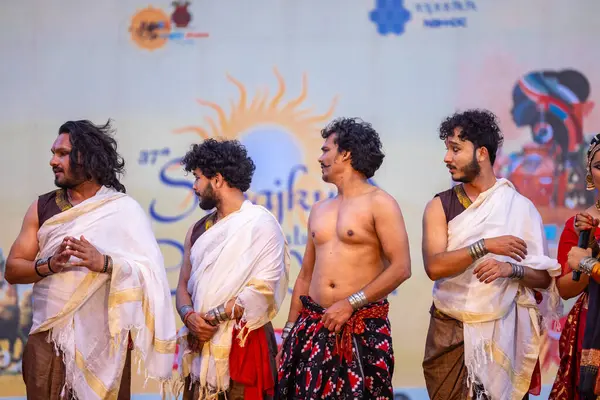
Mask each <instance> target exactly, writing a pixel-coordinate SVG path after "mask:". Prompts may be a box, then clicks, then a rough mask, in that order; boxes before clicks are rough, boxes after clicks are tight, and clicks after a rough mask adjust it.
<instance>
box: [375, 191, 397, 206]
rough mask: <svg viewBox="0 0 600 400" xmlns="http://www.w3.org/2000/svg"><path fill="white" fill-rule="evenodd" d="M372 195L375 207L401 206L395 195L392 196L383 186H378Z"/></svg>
mask: <svg viewBox="0 0 600 400" xmlns="http://www.w3.org/2000/svg"><path fill="white" fill-rule="evenodd" d="M370 197H371V202H372V203H373V206H374V207H375V208H380V207H384V208H390V207H392V208H400V205H399V204H398V202H397V201H396V199H395V198H394V196H392V195H391V194H389V193H388V192H386V191H385V190H383V189H381V188H377V189H375V190H374V191H373V192H371V193H370Z"/></svg>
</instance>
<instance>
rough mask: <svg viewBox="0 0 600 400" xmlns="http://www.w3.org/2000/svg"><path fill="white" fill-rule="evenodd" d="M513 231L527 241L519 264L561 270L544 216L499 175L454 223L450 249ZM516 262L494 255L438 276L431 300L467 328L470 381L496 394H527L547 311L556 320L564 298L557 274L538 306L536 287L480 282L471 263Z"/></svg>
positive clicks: (501, 399) (505, 398) (502, 399)
mask: <svg viewBox="0 0 600 400" xmlns="http://www.w3.org/2000/svg"><path fill="white" fill-rule="evenodd" d="M503 235H513V236H516V237H519V238H521V239H523V240H524V241H525V242H526V243H527V257H526V258H525V260H523V261H522V262H520V263H519V264H521V265H525V266H527V267H529V268H533V269H536V270H545V271H548V273H549V274H550V276H552V277H555V276H558V275H560V265H559V264H558V262H557V261H556V260H555V259H552V258H549V257H548V256H547V254H548V251H547V246H546V240H545V236H544V230H543V224H542V219H541V217H540V215H539V213H538V211H537V210H536V208H535V207H534V205H533V204H532V203H531V201H529V200H528V199H527V198H525V197H524V196H522V195H520V194H519V193H517V191H516V190H515V188H514V186H513V185H512V183H510V182H509V181H508V180H506V179H499V180H498V181H497V182H496V184H495V185H494V186H493V187H492V188H490V189H489V190H487V191H485V192H483V193H481V194H480V195H479V196H478V197H477V199H476V200H475V202H473V204H472V205H471V206H469V207H468V208H467V209H466V210H465V211H463V212H462V213H461V214H460V215H458V216H457V217H456V218H454V219H453V220H451V221H450V222H449V224H448V246H447V250H448V251H452V250H456V249H459V248H464V247H467V246H469V245H471V244H472V243H474V242H476V241H477V240H479V239H482V238H493V237H498V236H503ZM490 257H491V258H495V259H497V260H499V261H514V260H512V259H510V258H509V257H505V256H498V255H495V254H488V255H486V256H485V257H484V258H482V259H480V260H478V261H477V262H475V263H473V264H472V265H471V266H470V267H469V268H467V270H466V271H465V272H463V273H461V274H459V275H455V276H452V277H449V278H445V279H440V280H438V281H436V282H435V285H434V289H433V299H434V304H435V306H436V307H437V308H438V309H439V310H440V311H441V312H442V313H444V314H447V315H449V316H451V317H453V318H456V319H457V320H459V321H462V322H463V326H464V343H465V364H466V367H467V370H468V376H469V379H468V385H469V387H472V385H473V384H474V383H478V384H481V385H483V387H484V388H485V390H486V394H487V395H488V396H489V397H491V399H493V400H509V399H510V400H512V399H518V400H521V399H522V398H523V397H524V396H525V394H526V393H527V391H528V390H529V385H530V381H531V376H532V374H533V370H534V368H535V364H536V362H537V359H538V355H539V351H540V339H541V330H542V328H543V327H542V325H541V324H540V318H541V314H542V315H544V317H547V318H552V319H553V318H556V316H557V314H558V307H559V305H560V300H559V298H558V293H557V291H556V286H555V283H554V279H553V280H552V284H551V286H550V288H549V290H547V291H542V293H543V295H544V299H545V300H544V302H543V303H542V304H541V305H539V306H538V305H537V304H536V301H535V298H534V293H533V291H532V290H531V289H529V288H526V287H524V286H522V285H521V284H520V283H519V282H518V281H515V280H512V279H503V278H500V279H497V280H496V281H494V282H492V283H490V284H485V283H481V282H479V280H478V279H477V276H476V275H474V274H473V269H474V268H475V267H476V266H477V265H478V264H479V263H480V262H481V261H483V260H484V259H487V258H490Z"/></svg>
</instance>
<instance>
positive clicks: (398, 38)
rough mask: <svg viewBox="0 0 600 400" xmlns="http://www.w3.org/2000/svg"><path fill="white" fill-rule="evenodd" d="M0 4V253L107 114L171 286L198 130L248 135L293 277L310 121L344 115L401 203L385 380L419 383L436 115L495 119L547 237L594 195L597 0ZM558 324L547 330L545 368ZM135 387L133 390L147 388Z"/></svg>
mask: <svg viewBox="0 0 600 400" xmlns="http://www.w3.org/2000/svg"><path fill="white" fill-rule="evenodd" d="M525 3H526V4H525ZM0 8H1V12H0V26H1V27H2V30H3V32H4V34H3V35H0V49H1V50H2V55H3V56H2V59H3V61H2V65H1V67H0V84H1V85H0V87H1V88H2V89H1V91H0V135H1V138H2V139H1V140H2V150H3V152H2V157H0V168H1V170H2V171H3V174H2V187H3V190H2V191H1V197H0V210H1V211H0V218H1V220H2V225H1V227H2V228H1V229H0V248H1V249H2V251H3V253H4V257H6V255H7V254H8V251H9V249H10V246H11V244H12V242H13V241H14V239H15V237H16V235H17V233H18V231H19V228H20V225H21V221H22V217H23V215H24V213H25V211H26V209H27V207H28V205H29V204H31V202H32V201H34V200H35V198H36V196H38V195H39V194H42V193H45V192H47V191H50V190H52V189H53V183H52V180H53V177H52V174H51V170H50V168H49V166H48V161H49V159H50V152H49V149H50V146H51V144H52V142H53V140H54V139H55V136H56V134H57V129H58V127H59V126H60V125H61V124H62V123H63V122H64V121H66V120H70V119H90V120H92V121H94V122H96V123H101V122H105V121H106V120H107V119H108V118H112V119H113V121H114V127H115V128H116V130H117V134H116V135H117V136H116V137H117V139H118V141H119V146H120V150H121V152H122V154H123V155H124V157H125V159H126V161H127V175H126V177H125V179H124V182H125V184H126V186H127V189H128V193H130V194H131V195H132V196H133V197H135V198H136V199H137V200H138V201H139V202H140V203H141V204H142V206H143V207H144V208H145V209H146V210H147V212H148V215H149V217H150V218H151V220H152V222H153V226H154V230H155V233H156V237H157V239H158V241H159V243H160V245H161V248H162V250H163V252H164V256H165V261H166V268H167V270H168V275H169V279H170V283H171V287H172V289H173V290H174V289H175V285H176V281H177V276H178V271H179V265H180V263H181V258H182V252H183V246H182V243H183V239H184V236H185V232H186V230H187V228H188V227H189V226H190V225H191V224H192V223H194V221H196V220H197V219H199V218H200V217H201V216H202V215H203V214H202V211H201V210H199V209H198V207H197V201H196V199H195V197H194V195H193V192H192V179H191V177H190V176H186V175H185V174H184V172H183V170H182V168H181V166H180V164H179V160H180V157H181V156H182V155H183V154H184V153H185V151H186V150H187V149H188V148H189V146H190V144H192V143H197V142H199V141H201V140H203V139H205V138H208V137H225V138H231V139H239V140H241V141H242V142H243V143H244V144H245V145H246V146H247V148H248V150H249V152H250V155H251V156H252V158H253V159H254V160H255V162H256V165H257V170H256V174H255V177H254V180H253V183H252V187H251V190H250V193H249V198H250V199H251V200H252V201H255V202H257V203H260V204H263V205H265V206H266V207H267V208H269V209H270V210H271V211H272V212H273V214H274V215H275V216H276V217H277V218H278V220H279V221H280V223H281V224H282V225H283V227H284V229H285V232H286V233H287V236H288V240H289V242H290V244H291V249H292V254H293V265H292V278H295V276H296V275H297V273H298V270H299V266H300V262H301V259H302V254H303V250H304V244H305V241H306V232H305V226H306V220H307V216H308V212H309V210H310V207H311V205H312V204H314V202H315V201H317V200H319V199H322V198H324V197H326V196H331V195H334V193H335V188H333V187H331V186H328V185H326V184H324V183H323V182H322V181H321V179H320V171H319V169H318V163H317V161H316V160H317V158H318V156H319V152H320V150H319V149H320V146H321V138H320V135H319V129H320V128H322V127H323V126H324V125H325V124H326V123H327V122H328V121H330V120H331V119H333V118H334V117H338V116H360V117H362V118H363V119H365V120H367V121H369V122H371V123H372V124H373V125H374V127H375V128H376V129H377V130H378V131H379V132H380V134H381V137H382V140H383V143H384V147H385V152H386V158H385V161H384V165H383V167H382V168H381V170H380V171H379V172H378V173H377V174H376V175H375V179H374V182H375V184H377V185H378V186H380V187H382V188H384V189H385V190H387V191H389V192H390V193H391V194H392V195H394V196H395V198H396V199H397V200H398V202H399V204H400V206H401V207H402V210H403V212H404V216H405V218H406V225H407V228H408V232H409V237H410V245H411V246H410V249H411V258H412V269H413V276H412V278H411V279H410V280H409V281H408V282H406V283H405V284H403V285H402V286H401V287H400V288H399V289H398V290H397V291H396V292H394V293H393V294H392V295H391V297H390V301H391V321H392V326H393V331H394V333H393V335H394V347H395V352H396V370H395V375H394V384H395V385H396V386H397V387H422V386H423V385H424V380H423V376H422V370H421V361H422V356H423V347H424V342H425V336H426V332H427V326H428V322H429V315H428V309H429V307H430V305H431V287H432V283H431V282H430V281H429V280H428V278H427V276H426V275H425V274H424V271H423V263H422V257H421V252H420V246H421V217H422V213H423V210H424V207H425V204H426V203H427V201H429V200H430V199H431V198H432V196H433V195H434V194H435V193H436V192H439V191H441V190H444V189H446V188H448V187H449V186H450V185H451V181H450V179H449V175H448V172H447V170H446V168H445V167H444V164H443V161H442V159H443V155H444V151H445V149H444V145H443V143H442V142H441V141H440V140H439V139H438V136H437V132H436V129H437V127H438V125H439V123H440V122H441V120H442V118H443V117H444V116H446V115H448V114H450V113H452V112H454V111H455V110H458V109H461V110H462V109H466V108H472V107H485V108H489V109H491V110H492V111H494V112H495V113H496V114H497V115H498V116H499V118H500V122H501V127H502V129H503V131H504V134H505V136H506V143H505V146H504V148H503V150H502V154H501V156H500V157H499V160H498V163H497V172H498V174H499V175H502V176H505V177H507V178H509V179H511V180H512V181H513V182H514V183H515V185H516V186H517V188H518V189H519V190H520V191H521V192H522V193H524V194H525V195H527V196H528V197H529V198H531V199H532V200H533V201H534V202H535V204H536V205H537V206H538V207H539V209H540V212H541V213H542V215H543V218H544V221H545V223H546V233H547V237H548V242H549V244H550V248H551V251H552V252H555V248H556V242H557V240H558V238H559V236H560V232H561V230H562V227H563V225H564V221H565V220H566V219H567V218H568V217H569V216H571V215H572V214H573V213H574V212H575V211H574V209H577V208H581V207H584V206H587V205H590V204H592V202H593V200H594V198H595V193H589V192H586V191H585V190H584V187H585V185H584V178H585V176H584V167H583V160H584V157H585V149H586V147H587V143H588V142H589V137H590V136H591V135H593V134H594V132H598V131H599V130H600V110H599V109H598V107H595V102H596V101H598V94H597V93H598V90H599V89H600V68H599V66H600V65H599V62H600V55H598V52H597V51H593V49H596V48H597V43H596V39H597V37H598V35H599V34H600V26H599V25H598V23H597V17H596V16H597V15H598V14H599V13H600V3H599V2H597V1H594V0H578V1H573V2H566V1H559V0H529V1H527V2H523V1H519V0H500V1H498V0H473V1H411V0H405V1H401V0H396V1H392V0H387V1H386V0H380V1H371V0H361V1H354V2H348V1H344V0H329V1H326V2H323V1H317V0H304V1H301V2H292V1H282V0H279V1H276V0H255V1H253V2H243V1H229V2H214V1H212V2H211V1H208V0H192V1H188V2H182V1H174V2H169V1H163V2H154V3H151V4H148V3H146V2H144V1H137V0H129V1H127V2H122V1H116V0H109V1H102V2H100V1H95V2H92V1H80V2H75V1H71V0H61V1H54V2H47V1H42V0H27V1H19V2H16V1H13V2H8V1H4V2H2V4H1V5H0ZM292 286H293V279H292V280H291V282H290V288H291V287H292ZM30 290H31V287H29V286H26V285H20V286H17V287H11V286H10V285H8V284H6V283H5V282H3V283H2V286H1V287H0V350H1V353H0V385H2V388H3V390H2V393H3V394H6V395H23V394H24V387H23V385H22V380H21V377H20V359H21V354H22V349H23V341H24V340H26V337H27V333H28V330H29V327H30V325H31V297H30V293H31V292H30ZM288 306H289V299H288V300H287V301H286V302H285V303H284V306H283V309H284V311H283V312H282V313H280V315H279V316H278V317H277V319H276V320H275V325H276V327H277V328H281V327H282V325H283V323H284V322H285V316H286V315H287V308H288ZM568 306H569V304H568V305H567V309H568ZM558 336H559V332H550V334H549V336H548V337H547V338H546V341H545V347H544V351H543V359H544V369H545V371H546V374H545V382H546V383H550V382H552V380H553V377H554V373H555V371H556V352H557V342H556V339H557V338H558ZM142 383H143V381H142V380H141V379H138V380H136V381H135V383H134V391H135V392H137V393H140V392H146V391H153V390H156V388H155V387H153V386H152V385H150V386H148V387H146V388H143V387H142Z"/></svg>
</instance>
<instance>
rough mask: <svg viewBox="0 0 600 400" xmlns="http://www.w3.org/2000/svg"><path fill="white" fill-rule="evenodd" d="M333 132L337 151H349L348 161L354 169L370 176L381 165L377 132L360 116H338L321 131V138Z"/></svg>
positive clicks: (380, 149) (381, 155) (381, 156)
mask: <svg viewBox="0 0 600 400" xmlns="http://www.w3.org/2000/svg"><path fill="white" fill-rule="evenodd" d="M333 134H335V135H336V136H335V141H334V143H336V144H337V145H338V149H339V150H338V151H347V152H349V153H350V157H351V161H350V163H351V165H352V168H354V169H355V170H356V171H358V172H360V173H361V174H363V175H365V176H366V177H367V178H371V177H372V176H373V175H374V174H375V171H377V170H378V169H379V167H381V164H382V163H383V158H384V157H385V155H384V154H383V150H382V148H381V140H380V139H379V134H378V133H377V131H376V130H375V129H373V127H372V126H371V124H369V123H368V122H365V121H363V120H362V119H360V118H338V119H336V120H334V121H332V122H331V123H330V124H329V125H327V126H326V127H325V128H324V129H323V130H322V131H321V136H322V137H323V139H327V138H328V137H329V136H331V135H333Z"/></svg>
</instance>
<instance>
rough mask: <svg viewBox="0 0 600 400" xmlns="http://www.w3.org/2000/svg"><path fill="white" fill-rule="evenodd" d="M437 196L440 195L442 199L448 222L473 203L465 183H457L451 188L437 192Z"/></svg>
mask: <svg viewBox="0 0 600 400" xmlns="http://www.w3.org/2000/svg"><path fill="white" fill-rule="evenodd" d="M435 197H439V198H440V200H441V201H442V207H443V208H444V213H445V214H446V223H448V222H450V221H452V220H453V219H454V218H456V217H457V216H459V215H460V214H461V213H462V212H463V211H465V210H466V209H467V208H469V206H470V205H471V199H469V196H467V194H466V193H465V189H464V188H463V185H456V186H454V187H453V188H451V189H448V190H446V191H444V192H441V193H438V194H436V195H435Z"/></svg>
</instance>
